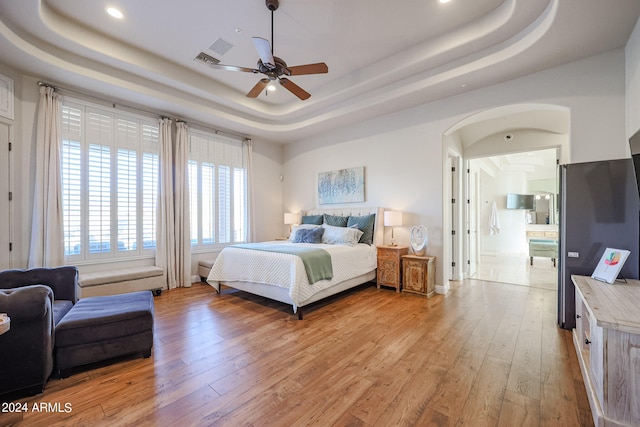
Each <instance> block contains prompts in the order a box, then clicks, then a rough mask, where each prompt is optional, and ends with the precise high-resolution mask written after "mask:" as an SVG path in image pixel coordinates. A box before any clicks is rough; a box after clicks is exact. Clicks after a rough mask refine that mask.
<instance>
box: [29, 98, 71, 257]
mask: <svg viewBox="0 0 640 427" xmlns="http://www.w3.org/2000/svg"><path fill="white" fill-rule="evenodd" d="M60 104H61V99H60V96H59V95H58V94H57V93H56V92H55V90H54V89H53V88H52V87H46V86H42V87H41V88H40V102H39V105H38V127H37V130H36V166H35V169H36V170H35V175H36V178H35V188H34V198H33V215H32V223H31V246H30V248H29V264H28V265H29V268H33V267H55V266H60V265H63V264H64V236H63V222H62V216H63V215H62V175H61V173H60V147H61V142H62V140H61V132H60V131H61V115H60Z"/></svg>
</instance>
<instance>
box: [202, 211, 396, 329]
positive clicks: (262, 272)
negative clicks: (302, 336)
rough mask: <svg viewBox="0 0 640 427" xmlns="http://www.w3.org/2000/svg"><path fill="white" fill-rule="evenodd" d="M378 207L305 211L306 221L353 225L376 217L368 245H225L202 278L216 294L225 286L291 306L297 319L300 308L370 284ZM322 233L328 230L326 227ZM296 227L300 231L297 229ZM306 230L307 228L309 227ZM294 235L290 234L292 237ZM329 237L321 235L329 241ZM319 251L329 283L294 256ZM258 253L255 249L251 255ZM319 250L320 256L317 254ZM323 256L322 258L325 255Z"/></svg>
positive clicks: (380, 230) (378, 241) (379, 235)
mask: <svg viewBox="0 0 640 427" xmlns="http://www.w3.org/2000/svg"><path fill="white" fill-rule="evenodd" d="M382 212H383V209H382V208H339V209H322V210H318V209H316V210H309V211H307V212H305V214H304V215H305V216H308V217H314V216H315V217H320V218H321V217H322V216H323V215H325V214H326V215H329V216H332V217H335V218H339V217H342V218H344V217H347V218H348V217H353V218H351V219H350V220H349V221H351V220H355V222H357V220H358V219H359V218H364V217H367V216H369V215H375V216H374V219H373V230H372V236H371V242H372V244H370V245H369V244H366V243H358V244H354V245H351V246H350V245H343V244H330V243H293V242H292V241H290V240H287V241H274V242H263V243H259V244H256V245H257V246H259V247H258V248H247V247H245V246H244V245H234V246H228V247H226V248H224V249H223V250H222V252H221V253H220V254H219V255H218V257H217V258H216V260H215V262H214V264H213V267H212V268H211V271H210V273H209V275H208V277H207V283H209V284H210V285H211V286H213V287H214V288H215V289H216V291H217V292H218V293H220V286H221V285H225V286H228V287H231V288H235V289H238V290H241V291H245V292H248V293H251V294H255V295H259V296H263V297H266V298H270V299H273V300H276V301H280V302H283V303H285V304H290V305H291V306H292V308H293V313H294V314H297V315H298V319H302V307H304V306H307V305H309V304H311V303H313V302H317V301H320V300H322V299H324V298H327V297H329V296H332V295H335V294H337V293H340V292H343V291H345V290H347V289H351V288H353V287H356V286H359V285H361V284H363V283H367V282H369V281H372V280H375V277H376V247H377V246H380V245H382V244H383V236H384V227H383V225H384V223H383V214H382ZM324 227H325V229H326V230H329V229H332V230H333V228H332V227H329V226H327V225H325V226H324ZM300 228H304V226H301V227H300ZM309 228H311V226H310V227H309ZM293 235H295V234H292V236H293ZM328 235H329V232H328V231H327V233H325V237H328ZM307 248H309V250H315V249H321V250H322V251H324V252H326V253H328V255H329V256H330V258H331V269H332V274H331V278H324V279H323V278H320V279H318V278H317V277H315V278H314V277H312V276H311V275H310V273H308V271H307V269H308V268H309V267H308V265H307V264H305V263H303V260H302V258H301V257H300V256H297V255H295V254H294V253H281V252H279V250H280V249H282V250H283V251H285V252H289V250H290V251H292V252H296V251H298V250H300V251H306V250H307ZM256 249H258V250H256ZM322 251H320V252H322ZM325 256H326V255H325Z"/></svg>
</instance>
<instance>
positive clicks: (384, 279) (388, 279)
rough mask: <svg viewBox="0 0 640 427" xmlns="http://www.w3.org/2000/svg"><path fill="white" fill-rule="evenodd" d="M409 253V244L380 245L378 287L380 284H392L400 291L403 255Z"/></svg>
mask: <svg viewBox="0 0 640 427" xmlns="http://www.w3.org/2000/svg"><path fill="white" fill-rule="evenodd" d="M408 253H409V247H408V246H378V273H377V285H378V289H380V286H390V287H393V288H396V292H400V286H401V285H402V256H403V255H407V254H408Z"/></svg>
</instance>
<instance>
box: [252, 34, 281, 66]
mask: <svg viewBox="0 0 640 427" xmlns="http://www.w3.org/2000/svg"><path fill="white" fill-rule="evenodd" d="M252 40H253V45H254V46H255V47H256V50H257V51H258V55H259V56H260V60H261V61H262V64H263V65H264V66H265V67H267V68H268V69H270V70H273V69H274V68H276V61H275V60H274V59H273V53H272V52H271V45H270V44H269V40H266V39H263V38H262V37H252Z"/></svg>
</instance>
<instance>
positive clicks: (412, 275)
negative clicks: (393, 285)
mask: <svg viewBox="0 0 640 427" xmlns="http://www.w3.org/2000/svg"><path fill="white" fill-rule="evenodd" d="M435 276H436V257H434V256H417V255H405V256H403V257H402V292H410V293H414V294H420V295H426V296H427V297H431V296H432V295H433V294H434V293H435V291H436V286H435Z"/></svg>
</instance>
